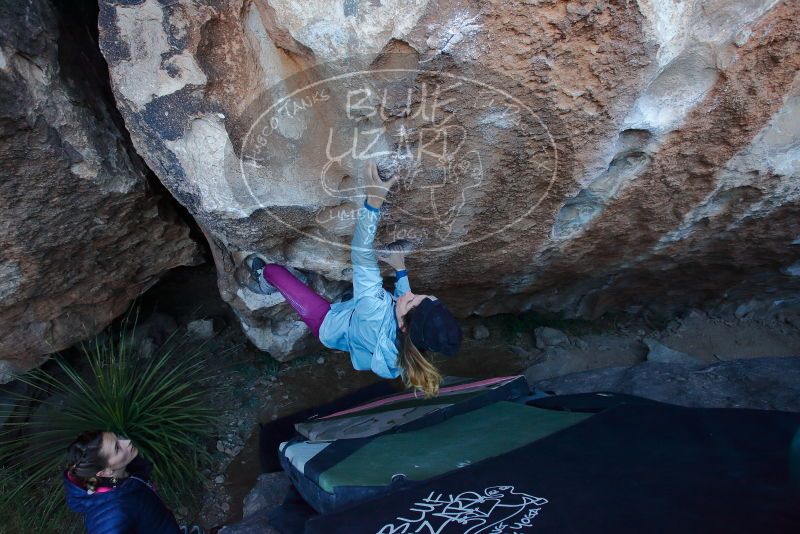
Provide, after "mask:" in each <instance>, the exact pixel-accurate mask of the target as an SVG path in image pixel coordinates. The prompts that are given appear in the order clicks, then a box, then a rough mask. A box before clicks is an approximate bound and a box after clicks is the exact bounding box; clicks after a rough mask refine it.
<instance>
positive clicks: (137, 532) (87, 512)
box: [64, 458, 180, 534]
mask: <svg viewBox="0 0 800 534" xmlns="http://www.w3.org/2000/svg"><path fill="white" fill-rule="evenodd" d="M137 459H138V458H136V459H134V462H135V461H136V460H137ZM64 491H65V492H66V494H67V505H68V506H69V507H70V509H71V510H72V511H73V512H76V513H78V514H81V515H82V516H83V524H84V526H85V527H86V532H87V533H88V534H178V532H180V531H179V529H178V523H177V522H176V521H175V517H174V516H173V515H172V512H170V511H169V509H168V508H167V507H166V506H165V505H164V503H163V502H162V501H161V498H160V497H159V496H158V494H157V493H156V492H155V490H154V489H153V487H152V486H151V485H150V483H149V482H148V481H147V479H146V478H140V477H139V476H137V475H133V474H132V475H131V476H129V477H128V478H126V479H125V480H123V481H122V482H121V483H120V484H119V485H118V486H117V487H116V488H114V489H112V490H111V491H107V492H105V493H92V494H89V493H87V491H86V490H85V489H84V488H82V487H80V486H78V485H77V484H75V483H74V482H72V481H71V480H70V479H69V478H68V477H67V475H66V473H65V474H64Z"/></svg>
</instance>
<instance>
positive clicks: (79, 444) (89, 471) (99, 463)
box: [67, 430, 106, 485]
mask: <svg viewBox="0 0 800 534" xmlns="http://www.w3.org/2000/svg"><path fill="white" fill-rule="evenodd" d="M102 447H103V432H102V431H100V430H89V431H87V432H83V433H82V434H81V435H80V436H78V438H77V439H76V440H75V441H73V442H72V444H71V445H70V446H69V447H68V448H67V461H68V467H67V470H68V471H69V472H70V474H72V476H74V477H75V478H77V479H78V480H79V481H80V482H83V483H86V484H89V483H90V482H91V481H92V480H94V481H95V484H93V485H96V483H97V472H98V471H102V470H103V469H105V468H106V458H105V457H104V456H103V454H102V453H101V452H100V449H101V448H102Z"/></svg>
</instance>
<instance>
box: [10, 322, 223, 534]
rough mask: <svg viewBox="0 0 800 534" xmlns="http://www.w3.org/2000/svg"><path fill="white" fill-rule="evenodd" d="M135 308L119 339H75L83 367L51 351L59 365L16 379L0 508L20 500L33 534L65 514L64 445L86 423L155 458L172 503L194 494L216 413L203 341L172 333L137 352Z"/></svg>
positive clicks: (162, 490) (86, 427)
mask: <svg viewBox="0 0 800 534" xmlns="http://www.w3.org/2000/svg"><path fill="white" fill-rule="evenodd" d="M132 315H133V314H132V312H129V313H128V314H127V315H126V316H125V318H124V319H123V322H122V327H121V332H120V334H119V335H118V336H113V335H112V336H105V337H103V336H97V337H95V338H94V340H93V341H92V342H90V343H84V344H82V345H81V349H82V352H83V355H84V358H85V364H86V369H85V371H84V372H81V371H79V370H78V369H77V368H76V367H74V366H73V365H71V364H69V363H68V362H67V361H66V360H64V359H63V358H60V357H57V358H55V361H56V369H57V371H58V372H55V373H48V372H45V371H43V370H41V369H37V370H34V371H32V372H30V373H28V374H26V375H24V376H21V377H19V378H20V380H22V381H23V382H24V383H26V384H27V386H28V393H27V394H25V395H19V396H18V399H17V401H18V402H17V403H15V405H16V407H17V409H16V410H15V411H14V412H13V415H12V416H11V417H10V419H9V421H8V422H7V423H6V424H5V425H4V426H3V428H2V430H0V488H2V490H3V491H2V495H0V510H4V509H5V510H14V509H19V507H20V506H22V507H24V509H25V514H26V516H29V517H30V518H31V521H32V523H31V525H30V527H31V528H32V529H36V530H35V531H37V532H39V531H42V529H41V528H42V527H43V526H44V525H46V524H47V522H48V520H49V519H50V518H51V517H53V516H55V515H58V514H61V513H63V512H62V508H61V507H63V506H64V504H63V503H64V493H63V490H62V489H61V484H62V481H61V473H62V472H63V470H64V469H65V467H66V465H65V463H66V448H67V447H68V446H69V444H70V443H71V442H72V441H73V440H74V439H75V437H76V436H77V435H78V434H79V433H81V432H83V431H85V430H94V429H97V430H104V431H110V432H115V433H117V434H121V435H124V436H127V437H128V438H130V439H131V440H132V441H133V443H134V444H135V445H136V447H137V448H138V449H139V451H140V453H141V454H143V455H144V457H145V458H147V459H149V460H150V461H152V462H153V464H154V469H153V479H154V482H155V483H156V485H157V486H158V488H159V492H160V493H161V495H162V496H163V497H164V499H165V501H166V502H167V503H168V504H169V505H170V506H173V507H176V506H178V505H180V504H186V505H192V504H194V503H192V502H186V499H187V498H191V496H192V495H196V494H197V493H198V492H193V491H192V489H196V488H198V487H199V484H200V483H201V476H202V475H201V474H200V469H201V468H202V466H203V465H204V464H205V463H206V462H207V461H208V459H209V458H210V454H209V452H208V449H207V447H206V445H205V444H206V443H207V442H208V440H209V439H210V438H211V436H212V434H213V433H214V431H215V419H216V413H215V411H214V410H213V409H211V408H210V407H209V405H208V402H207V398H208V394H209V393H210V390H209V388H210V386H208V385H207V384H205V383H204V382H205V380H206V378H207V376H206V374H205V372H204V369H205V365H204V364H205V361H206V356H207V354H208V350H207V342H204V343H201V344H199V345H193V344H191V343H189V340H188V338H187V337H183V338H182V339H181V340H178V339H177V336H176V333H173V334H172V335H170V337H169V338H168V339H167V341H166V342H165V343H164V344H163V345H162V348H161V350H159V351H158V352H157V353H156V354H155V355H153V356H152V357H150V358H142V357H140V356H139V355H138V354H137V347H136V343H137V341H136V336H135V331H136V322H137V320H138V311H137V312H136V315H135V317H134V318H133V319H132ZM20 405H23V407H22V408H20ZM182 501H183V502H182ZM32 531H33V530H32Z"/></svg>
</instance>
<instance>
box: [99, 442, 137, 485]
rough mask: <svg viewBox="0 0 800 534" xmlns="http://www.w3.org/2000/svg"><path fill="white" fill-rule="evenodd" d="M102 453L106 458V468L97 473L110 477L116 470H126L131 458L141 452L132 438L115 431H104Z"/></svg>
mask: <svg viewBox="0 0 800 534" xmlns="http://www.w3.org/2000/svg"><path fill="white" fill-rule="evenodd" d="M100 454H101V455H102V456H103V458H105V459H106V465H107V466H106V468H105V469H103V470H102V471H100V472H99V473H97V475H98V476H101V477H110V476H112V475H113V474H114V473H115V472H116V473H118V472H119V471H121V470H124V469H125V467H126V466H127V465H128V464H129V463H131V460H133V459H134V458H136V455H137V454H139V449H137V448H136V447H134V446H133V444H132V443H131V440H129V439H122V438H120V437H119V436H117V435H116V434H114V433H113V432H103V445H102V446H101V447H100Z"/></svg>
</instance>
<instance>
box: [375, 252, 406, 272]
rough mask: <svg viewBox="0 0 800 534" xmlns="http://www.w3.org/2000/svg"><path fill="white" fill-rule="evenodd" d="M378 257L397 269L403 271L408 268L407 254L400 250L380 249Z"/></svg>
mask: <svg viewBox="0 0 800 534" xmlns="http://www.w3.org/2000/svg"><path fill="white" fill-rule="evenodd" d="M378 259H379V260H381V261H382V262H384V263H385V264H387V265H390V266H391V267H392V268H393V269H394V270H395V271H402V270H404V269H405V268H406V254H405V252H403V251H398V250H381V251H378Z"/></svg>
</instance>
